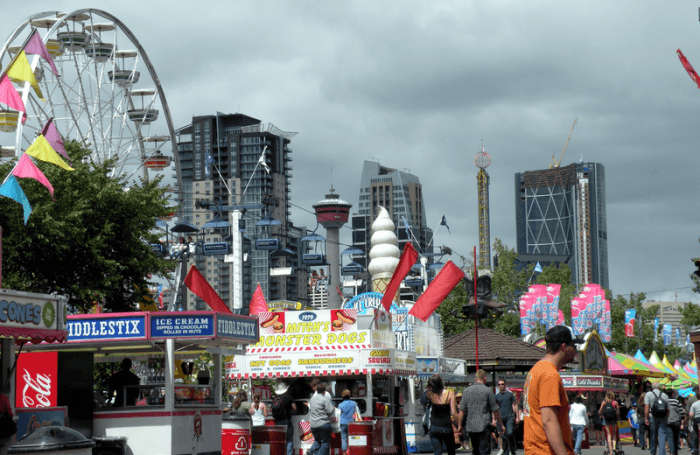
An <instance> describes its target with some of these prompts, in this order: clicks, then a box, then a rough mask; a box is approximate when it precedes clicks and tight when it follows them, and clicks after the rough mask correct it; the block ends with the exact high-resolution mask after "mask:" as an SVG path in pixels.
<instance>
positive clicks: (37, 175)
mask: <svg viewBox="0 0 700 455" xmlns="http://www.w3.org/2000/svg"><path fill="white" fill-rule="evenodd" d="M12 174H13V175H15V176H17V177H20V178H24V179H34V180H36V181H37V182H39V183H41V184H42V185H44V186H45V187H46V188H47V189H48V190H49V193H50V194H51V198H52V199H53V186H51V182H49V179H47V178H46V176H45V175H44V173H43V172H41V169H39V168H38V167H36V164H34V161H32V159H31V158H30V157H29V155H27V154H26V153H23V154H22V156H21V157H20V158H19V161H18V162H17V166H15V168H14V169H13V170H12Z"/></svg>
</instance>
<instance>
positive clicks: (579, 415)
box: [569, 403, 588, 426]
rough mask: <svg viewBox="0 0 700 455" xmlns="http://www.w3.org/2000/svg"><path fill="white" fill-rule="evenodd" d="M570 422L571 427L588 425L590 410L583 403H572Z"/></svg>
mask: <svg viewBox="0 0 700 455" xmlns="http://www.w3.org/2000/svg"><path fill="white" fill-rule="evenodd" d="M569 421H570V422H571V425H582V426H586V425H588V410H587V409H586V406H585V405H584V404H583V403H571V407H570V408H569Z"/></svg>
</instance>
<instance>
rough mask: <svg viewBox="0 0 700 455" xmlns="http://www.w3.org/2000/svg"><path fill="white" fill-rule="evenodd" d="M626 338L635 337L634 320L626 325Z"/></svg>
mask: <svg viewBox="0 0 700 455" xmlns="http://www.w3.org/2000/svg"><path fill="white" fill-rule="evenodd" d="M625 336H626V337H633V336H634V319H632V320H631V321H628V322H627V323H626V324H625Z"/></svg>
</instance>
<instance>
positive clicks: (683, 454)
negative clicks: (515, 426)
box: [457, 444, 690, 455]
mask: <svg viewBox="0 0 700 455" xmlns="http://www.w3.org/2000/svg"><path fill="white" fill-rule="evenodd" d="M620 448H621V449H622V451H623V452H624V453H625V455H650V453H649V449H644V450H642V449H640V448H639V447H635V446H633V445H631V444H622V445H621V447H620ZM457 453H462V454H468V453H471V450H463V449H458V450H457ZM496 453H498V451H496V450H494V451H493V452H491V455H496ZM657 453H658V451H657ZM516 455H524V454H523V450H522V449H519V450H518V451H517V452H516ZM582 455H607V450H606V449H605V448H604V447H603V446H592V447H591V448H590V449H583V451H582ZM666 455H671V454H670V452H669V451H666ZM678 455H690V449H688V447H687V446H686V447H683V448H682V449H680V450H679V451H678Z"/></svg>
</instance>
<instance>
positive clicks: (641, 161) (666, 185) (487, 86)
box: [0, 0, 700, 301]
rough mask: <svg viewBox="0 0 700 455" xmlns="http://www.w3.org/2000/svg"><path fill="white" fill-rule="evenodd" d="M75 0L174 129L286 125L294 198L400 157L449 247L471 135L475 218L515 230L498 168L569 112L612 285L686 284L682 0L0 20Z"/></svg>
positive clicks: (551, 144) (699, 31)
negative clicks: (588, 166) (140, 69)
mask: <svg viewBox="0 0 700 455" xmlns="http://www.w3.org/2000/svg"><path fill="white" fill-rule="evenodd" d="M180 5H182V6H180ZM85 6H92V7H96V8H101V9H104V10H106V11H108V12H110V13H112V14H113V15H115V16H116V17H118V18H119V19H121V20H122V21H123V22H124V23H125V24H126V25H127V26H128V27H129V28H130V29H131V30H132V31H133V32H134V34H135V35H136V36H137V37H138V39H139V41H140V42H141V43H142V45H143V46H144V48H145V49H146V51H147V53H148V54H149V56H150V58H151V60H152V61H153V63H154V65H155V68H156V71H157V73H158V76H159V77H160V80H161V83H162V85H163V88H164V90H165V92H166V96H167V98H168V101H169V104H170V108H171V111H172V115H173V118H174V121H175V125H176V127H177V126H181V125H184V124H185V123H187V122H189V120H190V119H191V117H192V115H201V114H213V113H215V112H216V111H222V112H242V113H245V114H248V115H251V116H253V117H256V118H259V119H261V120H263V121H265V122H272V123H274V124H275V125H277V126H278V127H280V128H282V129H284V130H289V131H297V132H299V135H298V136H296V137H295V138H294V140H293V143H292V145H293V149H294V162H293V167H294V180H293V185H292V198H293V202H294V204H297V205H299V206H302V207H306V208H309V209H310V208H311V205H312V204H313V203H314V202H315V201H317V200H319V199H321V198H322V196H323V194H324V193H325V192H326V190H327V189H328V187H329V185H330V184H331V183H333V184H334V185H335V186H336V188H337V189H338V191H339V193H340V194H341V196H342V197H344V198H345V199H347V200H349V201H350V202H352V203H353V204H355V205H356V204H357V198H358V191H359V190H358V187H359V181H360V173H361V168H362V161H363V160H364V159H375V160H378V161H380V162H381V163H382V164H384V165H386V166H390V167H395V168H400V169H406V170H408V171H410V172H412V173H414V174H416V175H417V176H418V177H419V178H420V179H421V182H422V184H423V193H424V197H425V206H426V210H427V216H428V219H429V224H430V225H431V226H432V227H433V228H434V229H435V230H436V233H437V235H436V240H435V243H436V244H437V245H449V246H450V247H452V248H453V249H454V250H455V251H456V252H458V253H460V254H463V255H467V254H469V252H470V251H471V249H472V247H473V245H475V244H476V243H477V229H478V227H477V219H476V215H477V208H476V187H475V186H476V183H475V175H476V168H475V167H474V164H473V158H474V155H475V154H476V153H477V152H478V151H479V147H480V142H481V139H482V138H483V140H484V141H485V143H486V147H487V151H488V152H489V153H490V154H491V156H492V160H493V164H492V165H491V167H490V168H489V173H490V175H491V202H492V208H491V217H492V218H491V226H492V233H491V236H492V238H494V237H498V238H501V239H503V241H504V242H505V243H506V244H508V245H510V246H514V245H515V222H514V179H513V176H514V173H515V172H518V171H524V170H534V169H542V168H546V167H547V165H548V164H549V162H550V160H551V157H552V154H553V153H559V152H560V151H561V149H562V147H563V145H564V143H565V141H566V137H567V134H568V131H569V128H570V125H571V122H572V121H573V120H574V118H578V123H577V126H576V130H575V131H574V133H573V137H572V140H571V143H570V145H569V148H568V151H567V155H566V157H565V159H564V163H563V164H568V163H570V162H572V161H577V160H579V159H584V160H587V161H597V162H600V163H602V164H603V165H604V166H605V169H606V179H607V180H606V186H607V194H606V197H607V212H608V242H609V243H608V247H609V268H610V285H611V287H612V289H613V292H614V293H616V294H618V293H629V292H630V291H635V292H639V291H646V292H648V294H649V297H650V298H653V299H656V300H661V299H667V300H668V299H670V300H673V299H674V297H675V294H676V293H677V295H678V299H679V300H688V299H689V298H693V299H695V300H696V301H700V296H698V295H697V294H696V295H693V294H692V293H690V290H689V288H690V279H689V275H690V273H691V271H692V267H691V263H690V260H689V258H690V257H692V256H700V244H699V243H698V237H700V211H699V208H700V204H699V203H698V198H700V178H699V177H698V176H699V170H700V153H698V146H697V141H698V138H699V137H700V128H699V127H698V122H699V120H698V118H699V117H700V116H699V115H698V113H700V91H699V90H698V89H697V87H695V86H694V84H693V82H692V81H691V80H690V78H689V77H688V75H687V74H686V72H685V71H684V70H683V68H682V67H681V65H680V63H679V61H678V59H677V57H676V55H675V50H676V48H681V49H682V50H683V51H684V53H685V54H686V56H687V57H688V59H689V60H690V61H691V63H695V66H696V67H697V68H700V24H699V23H698V9H697V8H698V3H697V2H696V1H690V0H677V1H674V2H652V1H646V2H639V1H632V0H618V1H615V2H610V1H603V0H600V1H593V0H588V1H585V2H580V1H579V2H573V1H550V2H542V1H528V2H522V1H519V2H516V1H495V0H490V1H480V2H477V1H463V0H462V1H429V2H426V1H381V2H376V1H342V2H341V1H331V2H329V1H314V2H312V1H287V2H283V1H238V0H236V1H221V2H206V1H205V2H198V3H181V4H180V3H179V2H157V1H146V2H144V1H132V0H122V1H119V2H98V1H95V2H92V4H91V5H86V4H85V3H83V2H74V1H52V2H45V1H31V2H21V3H16V2H15V3H13V5H12V8H11V9H7V8H5V9H4V11H3V13H2V14H0V36H2V37H3V38H2V39H3V40H4V37H7V36H9V34H10V33H11V31H12V30H13V29H14V28H15V27H16V26H17V25H19V24H20V23H21V22H22V21H23V20H25V19H26V18H27V17H28V16H29V15H31V14H34V13H37V12H40V11H47V10H63V11H71V10H74V9H78V8H83V7H85ZM443 214H444V215H446V217H447V220H448V222H449V225H450V227H451V229H452V233H451V234H447V232H446V231H445V230H444V228H440V227H439V221H440V219H441V216H442V215H443ZM293 216H294V221H295V223H296V224H301V225H304V224H306V225H309V226H311V227H312V226H313V225H314V221H313V217H312V216H311V215H309V214H308V213H306V212H304V211H302V210H299V209H295V211H294V212H293ZM343 235H344V238H345V241H349V230H345V232H344V234H343ZM341 240H343V238H341Z"/></svg>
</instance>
